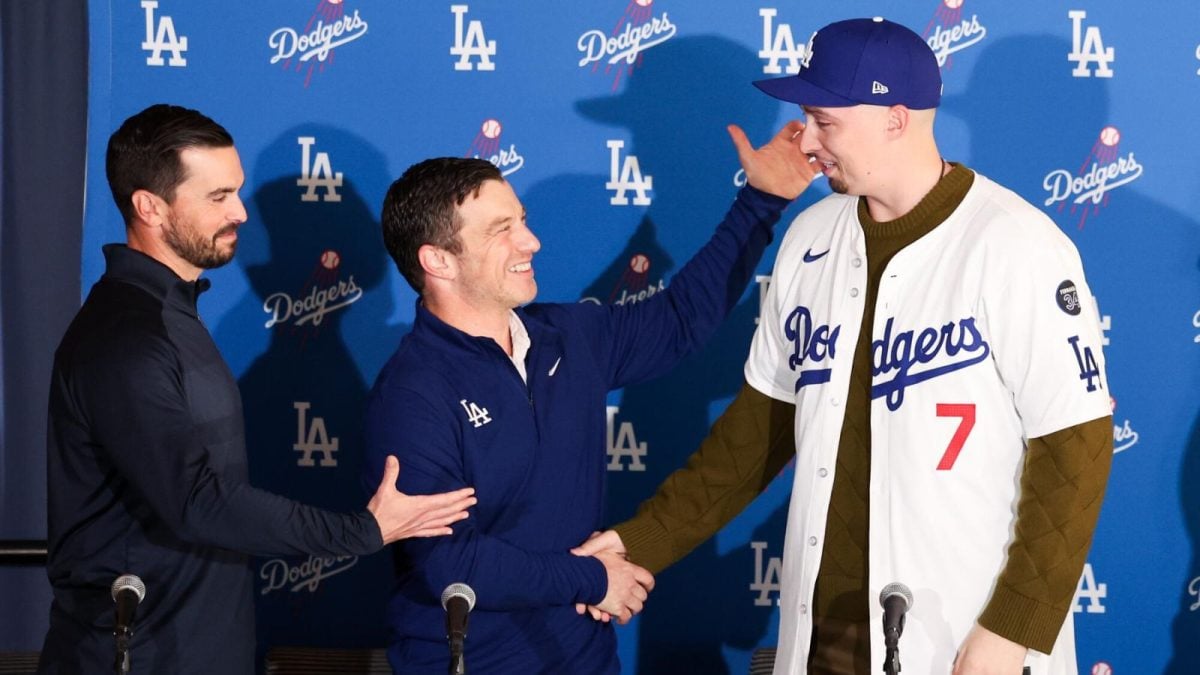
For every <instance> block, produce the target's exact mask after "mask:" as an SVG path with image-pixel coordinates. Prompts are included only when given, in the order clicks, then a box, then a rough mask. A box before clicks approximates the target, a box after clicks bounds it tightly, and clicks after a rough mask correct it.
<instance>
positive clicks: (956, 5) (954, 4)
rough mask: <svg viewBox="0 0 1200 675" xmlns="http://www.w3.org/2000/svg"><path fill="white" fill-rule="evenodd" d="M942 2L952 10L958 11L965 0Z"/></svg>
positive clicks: (943, 0) (945, 0)
mask: <svg viewBox="0 0 1200 675" xmlns="http://www.w3.org/2000/svg"><path fill="white" fill-rule="evenodd" d="M942 2H943V3H944V4H945V5H946V6H947V7H949V8H950V9H958V8H959V7H962V4H963V0H942Z"/></svg>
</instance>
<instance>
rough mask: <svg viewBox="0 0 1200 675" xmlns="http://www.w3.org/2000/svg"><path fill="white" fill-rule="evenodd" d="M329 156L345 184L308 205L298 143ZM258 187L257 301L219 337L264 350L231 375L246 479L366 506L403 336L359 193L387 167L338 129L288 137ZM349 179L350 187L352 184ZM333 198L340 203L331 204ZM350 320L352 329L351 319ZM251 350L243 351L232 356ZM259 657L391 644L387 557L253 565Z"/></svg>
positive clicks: (242, 254)
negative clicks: (378, 421) (366, 465)
mask: <svg viewBox="0 0 1200 675" xmlns="http://www.w3.org/2000/svg"><path fill="white" fill-rule="evenodd" d="M301 137H315V138H316V139H318V141H319V144H318V145H316V146H314V147H312V148H310V153H311V162H312V166H314V167H315V166H317V165H318V162H317V159H316V153H317V152H318V151H321V150H325V151H329V154H330V155H331V156H332V157H335V158H336V159H337V160H338V162H337V164H336V165H335V166H334V167H333V169H335V170H336V171H340V172H342V173H343V180H342V181H341V185H340V186H318V187H316V188H315V190H313V191H312V192H313V194H314V195H315V196H316V198H317V200H316V201H307V202H306V201H302V199H301V196H302V195H303V194H305V193H306V192H307V190H306V188H305V187H303V186H300V185H298V184H297V179H298V178H300V176H298V175H297V174H296V164H297V162H296V159H297V158H299V157H300V156H301V146H300V144H299V143H298V140H297V139H298V138H301ZM255 173H256V175H257V176H260V177H266V176H278V178H275V179H273V180H267V181H266V182H264V183H262V186H261V187H260V188H259V190H258V191H257V192H256V193H255V194H254V195H253V199H252V201H251V203H249V204H248V207H249V209H250V211H251V214H250V221H249V222H248V223H247V225H246V226H244V227H243V228H242V230H241V235H242V237H241V243H240V246H239V251H238V255H237V257H236V258H235V260H237V261H238V263H239V264H240V265H242V266H243V268H244V271H245V274H246V277H247V278H248V279H249V282H250V285H251V287H252V290H253V293H252V294H248V295H246V296H245V297H244V298H242V299H241V300H240V301H239V302H238V304H237V305H236V306H235V307H234V308H233V310H232V311H231V312H230V314H229V315H228V317H227V318H226V320H225V321H223V322H222V325H221V330H220V331H219V332H218V344H220V345H222V347H223V348H224V349H225V350H226V351H243V350H254V349H255V347H254V346H253V345H254V344H256V343H259V342H261V340H262V331H266V333H267V334H268V345H267V347H266V350H265V351H262V352H261V353H260V354H259V355H258V356H257V358H255V359H254V361H253V362H252V363H250V364H249V366H248V367H247V368H246V369H245V372H244V373H236V372H235V375H237V376H238V377H239V385H240V388H241V392H242V400H243V407H244V410H245V417H246V441H247V448H248V456H249V466H250V478H251V482H252V483H253V484H254V485H255V486H257V487H261V488H263V489H266V490H269V491H271V492H275V493H278V494H281V495H284V496H287V497H289V498H292V499H296V500H299V501H301V502H305V503H308V504H312V505H316V506H320V507H323V508H329V509H332V510H337V511H358V510H361V509H362V508H363V507H364V505H365V504H366V501H367V495H365V494H364V492H363V487H362V485H361V483H360V476H359V474H360V469H361V466H362V456H363V439H362V414H363V409H364V406H365V402H366V394H367V389H368V386H369V382H370V381H371V379H373V378H374V376H375V373H376V372H377V371H378V369H379V367H380V365H381V364H382V362H383V360H384V359H385V358H386V355H387V354H388V353H390V351H391V350H392V349H394V348H395V345H396V344H397V342H398V341H399V337H400V335H401V334H403V333H405V332H407V331H408V328H409V326H407V325H391V326H389V325H386V320H387V317H389V316H391V315H392V314H393V312H392V309H393V307H392V299H391V294H390V291H389V289H388V288H387V283H386V281H387V274H386V273H387V269H388V267H389V266H390V265H391V261H390V258H389V257H388V256H387V252H386V250H385V249H384V246H383V239H382V235H381V233H380V227H379V222H378V217H377V215H376V214H377V212H378V207H377V205H374V204H368V203H367V202H366V201H365V199H364V197H363V195H362V194H360V192H359V188H358V186H359V185H362V184H371V185H376V184H386V182H387V174H386V162H385V160H384V158H383V156H382V154H380V153H379V152H378V151H377V150H376V149H375V148H373V147H372V146H371V145H370V144H369V143H367V142H366V141H365V140H363V139H362V138H359V137H357V136H355V135H353V134H350V133H348V132H345V131H342V130H340V129H337V128H332V127H323V126H305V127H303V128H297V129H290V130H288V131H287V132H285V133H284V134H283V135H282V136H280V137H279V138H278V139H277V140H275V141H274V142H273V143H272V144H271V145H269V146H268V147H266V148H265V149H264V150H263V152H262V154H261V155H260V156H259V157H258V158H257V161H256V165H255ZM351 177H353V178H354V180H351ZM331 197H340V200H338V201H334V200H332V199H330V198H331ZM352 319H353V321H352ZM244 344H249V345H251V346H247V347H240V346H239V345H244ZM254 568H255V575H256V579H257V582H256V596H257V597H256V601H257V628H258V648H259V659H258V662H259V663H262V656H263V655H264V654H265V652H266V650H267V649H268V648H270V647H273V646H278V645H302V646H337V647H379V646H383V645H385V644H386V642H387V630H386V626H387V624H386V621H385V611H384V610H385V606H386V600H387V596H388V591H390V589H391V587H392V585H393V582H392V579H393V575H392V569H391V561H390V558H389V557H388V556H387V555H372V556H366V557H361V558H358V557H349V558H345V559H335V560H329V559H321V558H314V557H308V556H301V557H277V558H270V559H256V560H255V562H254Z"/></svg>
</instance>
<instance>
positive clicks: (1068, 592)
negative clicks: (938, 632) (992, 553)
mask: <svg viewBox="0 0 1200 675" xmlns="http://www.w3.org/2000/svg"><path fill="white" fill-rule="evenodd" d="M1112 454H1113V426H1112V417H1102V418H1100V419H1096V420H1092V421H1091V422H1085V423H1083V424H1077V425H1075V426H1073V427H1068V428H1066V429H1062V430H1060V431H1056V432H1054V433H1052V434H1049V435H1047V436H1042V437H1041V438H1035V439H1032V440H1030V441H1029V449H1028V452H1027V454H1026V456H1025V468H1024V470H1023V471H1022V473H1021V495H1020V500H1019V501H1018V503H1017V520H1016V525H1015V528H1014V538H1013V542H1012V544H1010V545H1009V547H1008V561H1007V562H1006V563H1005V566H1004V570H1003V572H1001V574H1000V578H999V579H998V580H997V581H996V587H995V589H994V590H993V592H992V597H991V600H989V601H988V604H987V606H986V607H984V610H983V613H982V614H981V615H980V616H979V625H981V626H983V627H984V628H986V629H988V630H990V631H992V632H993V633H996V634H998V635H1000V636H1002V637H1004V638H1007V639H1009V640H1012V641H1013V642H1016V643H1018V644H1022V645H1025V646H1026V647H1029V648H1031V649H1035V650H1037V651H1039V652H1043V653H1047V654H1048V653H1050V651H1051V650H1052V649H1053V648H1054V641H1055V639H1056V638H1057V637H1058V632H1059V630H1060V629H1061V628H1062V625H1063V621H1064V619H1066V617H1067V613H1068V612H1070V611H1071V601H1072V599H1073V598H1074V597H1075V589H1076V587H1077V586H1078V584H1079V576H1080V574H1081V573H1082V572H1083V565H1084V562H1086V560H1087V553H1088V549H1089V548H1091V545H1092V533H1093V532H1094V531H1095V529H1096V519H1097V518H1098V517H1099V515H1100V504H1101V502H1102V501H1103V500H1104V488H1105V486H1106V485H1107V484H1108V473H1109V468H1110V467H1111V465H1112Z"/></svg>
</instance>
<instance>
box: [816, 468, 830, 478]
mask: <svg viewBox="0 0 1200 675" xmlns="http://www.w3.org/2000/svg"><path fill="white" fill-rule="evenodd" d="M817 475H818V476H820V477H821V478H824V477H825V476H828V475H829V470H828V469H817Z"/></svg>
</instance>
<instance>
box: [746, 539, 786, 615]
mask: <svg viewBox="0 0 1200 675" xmlns="http://www.w3.org/2000/svg"><path fill="white" fill-rule="evenodd" d="M750 548H752V549H754V581H752V582H751V583H750V590H752V591H757V592H758V597H757V598H754V606H755V607H770V606H771V605H772V604H775V605H778V604H779V577H780V576H782V575H783V558H780V557H778V556H773V555H767V556H766V558H767V559H766V561H765V564H764V561H763V553H764V552H765V551H766V550H767V542H765V541H752V542H750ZM772 595H774V596H775V600H774V601H773V602H772V600H771V596H772Z"/></svg>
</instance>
